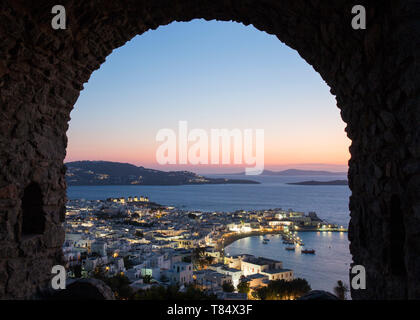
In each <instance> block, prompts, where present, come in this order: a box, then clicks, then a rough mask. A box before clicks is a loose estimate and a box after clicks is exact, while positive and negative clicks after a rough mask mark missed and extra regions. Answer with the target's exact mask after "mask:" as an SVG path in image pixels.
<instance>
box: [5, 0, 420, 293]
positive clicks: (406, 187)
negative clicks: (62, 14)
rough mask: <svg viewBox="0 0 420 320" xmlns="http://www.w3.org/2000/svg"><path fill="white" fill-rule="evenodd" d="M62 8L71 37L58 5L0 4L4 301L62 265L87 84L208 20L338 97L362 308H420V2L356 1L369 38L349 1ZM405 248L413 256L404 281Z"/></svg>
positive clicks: (178, 1)
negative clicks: (27, 232)
mask: <svg viewBox="0 0 420 320" xmlns="http://www.w3.org/2000/svg"><path fill="white" fill-rule="evenodd" d="M62 4H63V5H64V6H65V8H66V12H67V21H68V25H67V29H66V30H53V29H52V28H51V24H50V23H51V18H52V15H51V13H50V12H51V8H52V7H53V6H54V5H55V3H54V1H51V0H43V1H37V2H30V1H12V0H6V1H2V2H0V40H1V43H2V46H1V48H0V104H1V105H2V109H1V110H0V111H1V112H0V161H1V163H2V165H1V166H0V213H1V216H0V249H2V250H0V275H2V277H0V297H9V298H14V297H27V296H30V295H32V294H34V293H35V292H36V290H37V289H39V288H42V287H45V286H46V285H47V282H48V280H49V278H50V271H51V267H52V265H54V264H58V263H59V262H60V261H61V245H62V242H63V235H64V231H63V230H62V227H61V222H62V220H63V219H64V212H65V201H66V195H65V189H66V185H65V179H64V177H65V168H64V166H63V160H64V157H65V153H66V144H67V138H66V131H67V128H68V121H69V120H70V111H71V109H72V107H73V105H74V103H75V102H76V100H77V98H78V95H79V92H80V90H82V88H83V83H85V82H86V81H87V80H88V79H89V77H90V75H91V74H92V72H93V71H94V70H95V69H98V68H99V67H100V65H101V63H103V62H104V61H105V59H106V57H107V56H108V55H109V54H110V53H111V52H112V50H113V49H115V48H117V47H120V46H122V45H123V44H124V43H125V42H126V41H128V40H130V39H131V38H132V37H134V36H135V35H138V34H142V33H144V32H145V31H147V30H149V29H155V28H157V27H158V26H160V25H165V24H168V23H170V22H172V21H190V20H192V19H195V18H204V19H207V20H212V19H217V20H223V21H228V20H233V21H236V22H241V23H243V24H245V25H248V24H252V25H254V26H255V27H256V28H257V29H260V30H262V31H265V32H267V33H270V34H274V35H276V36H277V37H278V38H279V40H281V41H283V42H285V43H286V44H287V45H288V46H290V47H292V48H294V49H296V50H297V51H298V52H299V54H300V55H301V56H302V58H303V59H305V60H306V61H307V62H308V63H309V64H310V65H312V66H313V67H314V69H315V70H316V71H317V72H319V73H320V75H321V76H322V78H323V79H324V80H325V81H326V82H327V83H328V84H329V86H330V87H331V92H332V94H334V95H335V96H336V99H337V105H338V107H339V108H340V109H341V115H342V118H343V120H344V121H345V122H346V123H347V128H346V132H347V134H348V136H349V138H350V139H351V140H352V146H351V147H350V152H351V160H350V161H349V167H350V169H349V185H350V188H351V190H352V196H351V198H350V211H351V222H350V230H349V239H350V241H351V245H350V250H351V253H352V255H353V260H354V263H355V264H360V265H364V266H365V267H366V272H367V289H366V290H363V291H360V290H359V291H355V290H353V292H352V296H353V298H382V299H386V298H420V275H419V274H418V271H417V270H418V268H419V266H420V235H419V232H418V230H419V227H420V218H419V217H420V203H419V198H420V197H419V193H420V191H419V190H420V165H419V158H420V128H419V126H418V123H419V120H420V119H419V114H420V110H419V105H420V104H419V99H420V93H419V83H420V79H419V77H420V72H419V71H420V58H419V47H420V31H419V30H420V22H419V21H420V10H419V7H420V1H419V0H414V1H409V2H407V1H403V0H392V1H391V0H387V1H380V2H378V1H373V0H372V1H371V0H361V1H359V2H358V3H357V4H363V5H365V6H366V8H367V12H368V17H367V18H368V24H367V25H368V27H367V29H366V30H353V29H352V28H351V18H352V15H351V8H352V6H353V5H354V3H353V1H351V0H337V1H333V2H331V1H328V2H327V1H318V0H313V1H307V0H295V1H278V0H230V1H226V0H200V1H197V0H160V1H156V0H144V1H136V0H121V1H102V0H87V1H76V0H67V1H63V3H62ZM31 182H35V183H38V184H39V186H40V188H41V191H42V194H43V195H44V197H43V199H42V207H43V209H44V211H45V219H46V220H45V221H46V224H45V232H44V233H43V234H42V235H39V237H38V238H36V239H35V240H34V239H31V240H29V241H28V240H27V239H23V238H21V237H20V236H19V234H18V233H17V232H16V228H17V226H18V225H19V221H18V220H19V219H18V217H19V216H20V214H21V211H22V210H21V199H22V194H23V193H24V188H25V186H27V185H28V184H29V183H31ZM395 208H397V210H395ZM394 221H397V222H398V224H399V225H403V226H404V227H405V228H404V231H403V232H401V230H400V229H398V230H399V231H397V232H396V229H395V227H394V228H393V222H394ZM396 248H397V249H398V251H399V252H402V254H400V258H399V265H398V266H397V267H396V269H395V266H394V267H392V263H393V262H392V261H393V257H395V252H396ZM29 270H32V271H34V270H35V271H36V272H31V274H30V275H29ZM393 270H400V271H401V270H402V271H403V272H399V271H398V272H393Z"/></svg>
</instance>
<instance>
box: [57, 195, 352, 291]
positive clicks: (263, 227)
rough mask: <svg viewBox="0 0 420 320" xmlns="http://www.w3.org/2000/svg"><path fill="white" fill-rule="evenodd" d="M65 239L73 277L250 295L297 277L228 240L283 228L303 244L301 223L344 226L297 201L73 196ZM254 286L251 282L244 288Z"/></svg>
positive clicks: (143, 287)
mask: <svg viewBox="0 0 420 320" xmlns="http://www.w3.org/2000/svg"><path fill="white" fill-rule="evenodd" d="M65 229H66V238H65V242H64V246H63V252H64V259H65V263H66V267H67V270H68V277H69V278H75V277H81V278H90V277H95V275H97V274H101V275H102V276H103V277H108V278H111V277H115V276H123V277H124V278H125V279H128V280H127V281H128V282H129V286H130V288H131V289H132V290H133V291H138V290H148V289H150V288H152V287H153V286H169V285H177V286H179V290H180V291H182V290H186V288H187V287H189V286H194V287H195V288H198V289H200V290H202V291H203V292H206V293H208V294H212V295H214V296H217V298H218V299H249V298H252V292H253V291H255V290H257V289H258V288H261V287H264V286H267V285H269V284H270V282H271V281H274V280H285V281H291V280H293V279H294V274H293V270H291V269H288V268H287V266H284V265H283V262H282V261H276V260H273V259H270V257H255V256H252V255H248V254H241V255H237V256H229V255H225V254H224V247H225V246H227V245H228V244H229V243H231V242H233V241H235V240H237V239H239V238H243V237H247V236H251V235H265V234H271V233H277V234H281V235H282V236H283V239H285V241H286V242H288V243H291V244H294V243H295V244H296V245H303V244H302V243H301V242H300V240H299V238H298V237H295V235H294V232H295V231H296V230H299V231H305V230H308V231H310V230H332V231H334V230H344V229H343V228H342V227H338V226H336V225H331V224H328V223H327V222H324V221H322V220H321V219H319V218H318V217H317V215H316V213H314V212H310V213H309V214H308V215H305V214H304V213H302V212H295V211H293V210H291V209H289V210H282V209H280V208H279V209H269V210H259V211H258V210H257V211H235V212H196V211H185V210H179V209H177V208H174V207H168V206H162V205H159V204H157V203H154V202H151V201H150V200H149V198H148V197H145V196H133V197H128V198H124V197H120V198H109V199H106V200H69V201H68V205H67V212H66V221H65ZM241 287H242V288H243V287H246V288H247V289H246V290H241Z"/></svg>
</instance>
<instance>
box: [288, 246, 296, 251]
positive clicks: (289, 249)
mask: <svg viewBox="0 0 420 320" xmlns="http://www.w3.org/2000/svg"><path fill="white" fill-rule="evenodd" d="M286 250H287V251H295V247H286Z"/></svg>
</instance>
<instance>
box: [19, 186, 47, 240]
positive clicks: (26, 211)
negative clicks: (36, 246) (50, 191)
mask: <svg viewBox="0 0 420 320" xmlns="http://www.w3.org/2000/svg"><path fill="white" fill-rule="evenodd" d="M42 206H43V197H42V191H41V188H40V186H39V185H38V184H37V183H31V184H30V185H29V186H27V187H26V188H25V191H24V193H23V198H22V235H23V236H26V235H36V234H43V233H44V231H45V213H44V211H43V208H42Z"/></svg>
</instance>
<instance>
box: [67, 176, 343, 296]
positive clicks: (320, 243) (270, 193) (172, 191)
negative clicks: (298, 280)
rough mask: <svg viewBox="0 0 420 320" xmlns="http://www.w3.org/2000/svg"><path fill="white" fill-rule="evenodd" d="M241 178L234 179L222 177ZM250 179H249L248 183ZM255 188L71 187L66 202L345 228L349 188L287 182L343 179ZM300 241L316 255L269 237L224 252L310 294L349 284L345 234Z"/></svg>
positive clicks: (272, 181) (266, 179)
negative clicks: (278, 270) (274, 216)
mask: <svg viewBox="0 0 420 320" xmlns="http://www.w3.org/2000/svg"><path fill="white" fill-rule="evenodd" d="M224 177H227V178H239V177H238V176H226V175H224ZM247 178H249V177H247ZM252 179H253V180H257V181H260V182H261V184H258V185H247V184H243V185H239V184H231V185H190V186H70V187H68V189H67V196H68V198H69V199H87V200H97V199H106V198H108V197H119V196H121V197H128V196H134V195H144V196H148V197H149V199H150V200H151V201H154V202H157V203H160V204H163V205H171V206H175V207H178V208H181V209H185V210H201V211H233V210H237V209H244V210H252V209H269V208H283V209H289V208H291V209H294V210H297V211H303V212H306V213H307V212H309V211H315V212H316V213H317V214H318V216H319V217H320V218H321V219H324V220H327V221H328V222H331V223H337V224H339V225H343V226H347V225H348V222H349V218H350V217H349V209H348V201H349V196H350V194H351V192H350V189H349V188H348V187H347V186H299V185H288V184H287V182H298V181H306V180H320V181H327V180H338V179H346V177H345V176H310V177H309V176H308V177H303V176H288V177H273V176H257V177H252ZM299 236H300V237H301V238H302V239H303V241H304V243H305V246H306V247H308V248H313V249H315V250H316V255H301V254H300V251H299V250H298V251H295V252H289V251H286V250H285V249H284V245H283V243H282V241H281V238H280V237H278V236H272V237H270V238H269V239H271V241H270V242H269V243H268V244H267V245H264V244H262V241H261V239H260V238H259V237H251V238H246V239H241V240H238V241H236V242H235V243H233V244H231V245H230V246H228V247H227V248H226V252H227V253H230V254H238V253H249V254H254V255H257V256H266V257H271V258H275V259H279V260H282V261H283V265H284V267H285V268H291V269H293V270H294V272H295V276H296V277H303V278H305V279H307V280H308V281H309V283H310V284H311V286H312V288H313V289H324V290H328V291H332V288H333V287H334V285H335V283H336V282H337V280H343V281H344V282H346V283H348V268H349V265H350V263H351V256H350V253H349V242H348V239H347V233H317V232H302V233H300V234H299Z"/></svg>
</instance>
